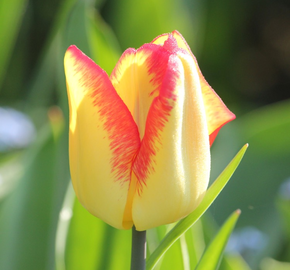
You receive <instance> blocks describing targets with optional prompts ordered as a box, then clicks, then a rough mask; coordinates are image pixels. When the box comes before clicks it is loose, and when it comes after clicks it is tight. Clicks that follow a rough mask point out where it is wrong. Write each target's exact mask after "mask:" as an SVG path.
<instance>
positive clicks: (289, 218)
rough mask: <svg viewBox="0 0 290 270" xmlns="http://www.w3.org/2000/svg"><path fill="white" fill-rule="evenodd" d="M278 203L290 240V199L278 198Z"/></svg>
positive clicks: (289, 239)
mask: <svg viewBox="0 0 290 270" xmlns="http://www.w3.org/2000/svg"><path fill="white" fill-rule="evenodd" d="M276 204H277V207H278V209H279V211H280V213H281V214H282V218H283V222H284V228H285V230H286V233H287V238H288V241H289V242H290V200H286V199H283V198H278V200H277V202H276Z"/></svg>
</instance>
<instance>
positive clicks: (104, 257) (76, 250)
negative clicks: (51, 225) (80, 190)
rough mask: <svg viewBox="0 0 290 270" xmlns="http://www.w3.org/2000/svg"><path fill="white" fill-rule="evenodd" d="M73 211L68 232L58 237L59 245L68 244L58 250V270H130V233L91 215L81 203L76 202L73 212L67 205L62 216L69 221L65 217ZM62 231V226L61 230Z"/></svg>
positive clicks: (64, 220) (63, 220)
mask: <svg viewBox="0 0 290 270" xmlns="http://www.w3.org/2000/svg"><path fill="white" fill-rule="evenodd" d="M72 193H73V192H72ZM69 194H70V193H69ZM69 197H71V194H70V195H69ZM72 199H74V196H73V197H72ZM70 211H71V213H72V218H71V220H69V224H68V230H67V232H65V231H63V233H58V239H57V243H64V244H61V245H60V246H59V247H58V249H57V252H58V255H57V258H58V262H57V266H58V268H57V269H58V270H63V269H66V270H74V269H76V270H79V269H82V270H94V269H106V270H110V269H112V270H113V269H129V266H130V252H131V231H130V230H127V231H125V230H117V229H114V228H112V227H110V226H109V225H107V224H106V223H104V222H103V221H101V220H100V219H97V218H96V217H94V216H93V215H91V214H90V213H89V212H88V211H87V210H86V209H84V207H83V206H82V205H81V204H80V203H79V201H78V200H77V199H75V200H74V206H73V209H71V208H69V206H68V204H66V205H65V206H64V208H63V210H62V211H61V213H64V217H66V214H65V213H70ZM63 222H65V223H66V222H67V219H66V218H64V219H61V223H63ZM61 227H62V226H61V224H60V225H59V229H60V228H61ZM59 238H61V239H59ZM120 247H122V248H120Z"/></svg>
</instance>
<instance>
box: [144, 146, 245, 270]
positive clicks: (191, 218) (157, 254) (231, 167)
mask: <svg viewBox="0 0 290 270" xmlns="http://www.w3.org/2000/svg"><path fill="white" fill-rule="evenodd" d="M247 147H248V145H247V144H246V145H244V146H243V147H242V149H241V150H240V151H239V152H238V153H237V155H236V156H235V157H234V158H233V160H232V161H231V162H230V163H229V164H228V166H227V167H226V168H225V169H224V171H223V172H222V173H221V174H220V176H219V177H218V178H217V179H216V181H215V182H214V183H213V184H212V185H211V186H210V188H209V189H208V190H207V192H206V194H205V196H204V198H203V200H202V202H201V203H200V204H199V206H198V207H197V208H196V209H195V210H194V211H193V212H192V213H191V214H190V215H188V216H187V217H186V218H184V219H182V220H181V221H179V222H178V223H177V225H176V226H175V227H174V228H173V229H172V230H171V231H170V232H169V233H168V234H167V235H166V237H165V238H164V239H163V241H162V242H161V243H160V245H159V246H158V247H157V249H156V250H155V251H154V252H153V254H152V255H151V256H150V257H149V258H148V261H147V269H153V268H154V266H155V265H156V263H157V262H158V260H159V259H160V258H161V257H162V256H163V254H164V253H165V252H166V251H167V250H168V249H169V248H170V247H171V245H172V244H173V243H174V242H175V241H176V240H177V239H179V237H180V236H181V235H182V234H183V233H184V232H186V231H187V230H188V229H189V228H190V227H191V226H192V225H193V224H194V223H195V222H196V221H197V220H198V219H199V218H200V217H201V216H202V214H203V213H204V212H205V211H206V210H207V208H208V207H209V206H210V205H211V204H212V202H213V201H214V200H215V199H216V197H217V196H218V194H219V193H220V192H221V191H222V189H223V188H224V186H225V185H226V184H227V182H228V181H229V179H230V178H231V176H232V175H233V173H234V171H235V170H236V168H237V167H238V165H239V163H240V161H241V159H242V158H243V156H244V154H245V151H246V150H247Z"/></svg>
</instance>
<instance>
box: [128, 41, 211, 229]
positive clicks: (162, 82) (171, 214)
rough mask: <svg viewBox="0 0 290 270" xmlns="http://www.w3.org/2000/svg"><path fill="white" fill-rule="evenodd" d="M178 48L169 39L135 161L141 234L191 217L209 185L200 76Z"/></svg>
mask: <svg viewBox="0 0 290 270" xmlns="http://www.w3.org/2000/svg"><path fill="white" fill-rule="evenodd" d="M175 46H176V45H174V41H173V40H169V41H168V42H167V43H166V46H165V48H164V49H166V50H168V51H169V53H170V56H169V58H168V62H167V66H166V69H165V72H164V71H163V76H162V77H161V78H160V79H159V84H157V85H158V87H157V88H156V96H155V97H154V99H153V100H152V105H151V107H150V110H149V112H148V116H147V121H146V129H145V134H144V137H143V140H142V143H141V147H140V150H139V152H138V155H137V157H136V159H135V161H134V166H133V172H134V175H136V178H137V179H138V182H137V188H136V193H135V195H134V198H133V205H132V217H133V222H134V224H135V226H136V228H137V230H145V229H149V228H152V227H156V226H159V225H162V224H167V223H171V222H174V221H176V220H179V219H180V218H182V217H184V216H186V215H188V214H189V213H190V212H192V211H193V210H194V208H195V207H196V206H197V205H198V203H199V202H200V200H201V199H202V197H203V195H204V193H205V191H206V188H207V185H208V180H209V169H210V152H209V143H208V130H207V123H206V114H205V108H204V104H203V101H202V100H203V97H202V93H201V85H200V81H199V76H198V73H197V72H196V70H195V69H193V68H192V67H193V66H194V62H193V59H192V57H191V56H190V55H189V54H187V53H183V52H182V51H180V50H179V48H178V47H175ZM155 61H156V63H160V59H159V58H155Z"/></svg>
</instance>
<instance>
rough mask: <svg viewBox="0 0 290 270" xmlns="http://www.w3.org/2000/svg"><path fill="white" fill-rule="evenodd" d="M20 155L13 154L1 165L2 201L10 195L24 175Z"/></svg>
mask: <svg viewBox="0 0 290 270" xmlns="http://www.w3.org/2000/svg"><path fill="white" fill-rule="evenodd" d="M21 161H22V160H21V158H19V155H18V154H17V155H15V154H12V155H10V157H9V158H8V159H5V160H1V163H0V187H1V189H0V201H2V200H3V199H4V198H5V197H6V196H7V195H8V194H10V193H11V192H12V191H13V189H14V188H15V186H16V185H17V183H18V180H19V178H20V177H21V175H22V174H23V164H22V162H21Z"/></svg>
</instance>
